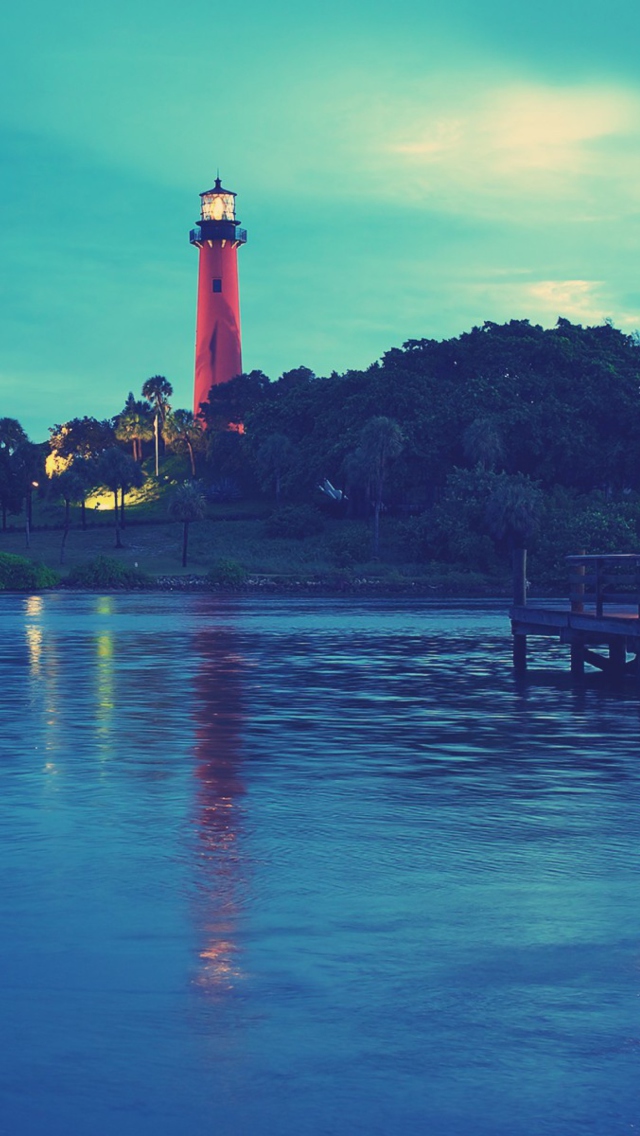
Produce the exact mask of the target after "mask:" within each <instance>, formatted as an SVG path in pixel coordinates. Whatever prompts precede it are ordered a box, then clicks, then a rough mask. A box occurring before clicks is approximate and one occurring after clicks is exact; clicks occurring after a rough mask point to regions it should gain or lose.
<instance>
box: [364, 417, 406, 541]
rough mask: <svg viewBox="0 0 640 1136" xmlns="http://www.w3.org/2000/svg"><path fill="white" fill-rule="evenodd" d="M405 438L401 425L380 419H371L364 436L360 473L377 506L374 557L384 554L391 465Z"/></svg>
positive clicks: (390, 419)
mask: <svg viewBox="0 0 640 1136" xmlns="http://www.w3.org/2000/svg"><path fill="white" fill-rule="evenodd" d="M402 446H403V436H402V431H401V429H400V427H399V425H398V423H397V422H394V420H393V419H392V418H386V417H384V416H383V415H378V416H376V417H375V418H370V419H369V421H368V422H366V423H365V425H364V426H363V427H362V430H361V432H360V444H359V446H358V448H357V450H356V452H355V455H354V457H355V466H356V471H357V472H359V474H360V476H361V477H364V478H366V480H367V482H368V485H369V494H370V497H371V501H372V504H373V554H374V556H378V554H379V551H380V511H381V509H382V500H383V490H384V482H385V478H386V475H387V470H388V466H389V462H390V461H392V460H393V458H396V457H398V455H399V454H400V453H401V451H402Z"/></svg>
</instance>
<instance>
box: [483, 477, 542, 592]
mask: <svg viewBox="0 0 640 1136" xmlns="http://www.w3.org/2000/svg"><path fill="white" fill-rule="evenodd" d="M541 509H542V493H541V491H540V489H539V487H538V486H537V485H536V483H535V482H534V481H531V480H530V479H529V478H528V477H527V476H526V474H523V473H516V474H513V475H512V476H509V474H507V473H501V474H499V475H498V477H496V480H495V484H494V489H493V491H492V493H491V496H490V497H489V500H488V501H487V509H486V521H487V528H488V529H489V532H490V534H491V536H492V537H493V538H494V540H495V541H497V542H498V541H506V542H507V545H508V547H509V551H510V553H511V563H512V567H513V579H514V589H515V591H514V600H515V602H516V603H521V604H525V603H526V602H527V601H526V575H527V545H528V544H529V541H530V539H531V537H532V536H533V535H534V533H535V531H536V528H537V526H538V522H539V520H540V512H541Z"/></svg>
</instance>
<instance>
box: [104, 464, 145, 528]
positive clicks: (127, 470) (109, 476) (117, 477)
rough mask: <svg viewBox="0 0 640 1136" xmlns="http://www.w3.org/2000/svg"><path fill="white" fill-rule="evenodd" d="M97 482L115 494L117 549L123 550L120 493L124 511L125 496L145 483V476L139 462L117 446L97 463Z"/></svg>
mask: <svg viewBox="0 0 640 1136" xmlns="http://www.w3.org/2000/svg"><path fill="white" fill-rule="evenodd" d="M96 480H97V482H98V483H99V484H100V485H105V486H106V488H107V489H110V490H111V492H112V493H113V512H114V520H115V527H116V548H122V541H121V540H120V524H121V521H120V508H119V502H118V493H119V492H121V494H122V508H123V510H124V495H125V493H126V492H127V491H128V490H129V489H132V488H134V487H136V486H140V485H142V483H143V482H144V474H143V472H142V470H141V469H140V466H139V465H138V463H137V462H135V461H134V460H133V458H132V457H130V456H129V455H128V454H123V452H122V450H119V449H118V447H117V446H112V447H111V448H110V449H108V450H105V451H104V453H103V454H101V455H100V457H99V458H98V460H97V462H96Z"/></svg>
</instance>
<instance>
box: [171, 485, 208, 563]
mask: <svg viewBox="0 0 640 1136" xmlns="http://www.w3.org/2000/svg"><path fill="white" fill-rule="evenodd" d="M206 511H207V504H206V501H205V499H204V495H203V493H202V490H201V488H200V486H199V485H198V483H197V482H195V481H185V483H184V485H180V486H179V487H178V489H176V491H175V493H174V495H173V497H172V498H171V501H170V502H169V516H170V517H171V518H172V520H174V521H182V525H183V530H182V567H183V568H186V566H187V545H188V543H189V525H190V524H191V523H192V521H201V520H203V519H204V517H205V515H206Z"/></svg>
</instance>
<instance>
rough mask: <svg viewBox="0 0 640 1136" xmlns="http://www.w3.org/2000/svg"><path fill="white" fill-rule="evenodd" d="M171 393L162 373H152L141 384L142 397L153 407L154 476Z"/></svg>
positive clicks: (170, 388)
mask: <svg viewBox="0 0 640 1136" xmlns="http://www.w3.org/2000/svg"><path fill="white" fill-rule="evenodd" d="M172 394H173V387H172V386H171V383H170V382H169V380H168V379H165V377H164V375H152V376H151V378H150V379H147V380H146V381H145V382H144V383H143V384H142V397H143V398H146V399H147V400H148V401H149V402H150V403H151V406H152V407H153V410H154V420H153V429H154V437H155V443H156V477H157V476H158V472H159V468H160V466H159V457H158V448H159V440H160V438H164V424H165V421H166V417H167V414H168V412H169V409H170V406H169V399H170V398H171V395H172Z"/></svg>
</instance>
